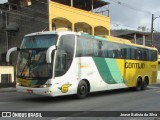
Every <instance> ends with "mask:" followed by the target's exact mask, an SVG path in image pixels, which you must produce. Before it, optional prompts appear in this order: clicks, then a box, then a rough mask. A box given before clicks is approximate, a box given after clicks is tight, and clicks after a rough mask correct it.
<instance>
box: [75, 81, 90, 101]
mask: <svg viewBox="0 0 160 120" xmlns="http://www.w3.org/2000/svg"><path fill="white" fill-rule="evenodd" d="M87 94H88V86H87V83H86V82H85V81H81V82H80V83H79V85H78V88H77V98H80V99H82V98H85V97H86V96H87Z"/></svg>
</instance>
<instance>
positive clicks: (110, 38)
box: [25, 31, 157, 50]
mask: <svg viewBox="0 0 160 120" xmlns="http://www.w3.org/2000/svg"><path fill="white" fill-rule="evenodd" d="M47 34H48V35H49V34H58V35H64V34H74V35H81V36H85V37H88V38H95V39H98V40H102V41H104V40H107V41H110V42H115V43H120V44H126V45H130V46H134V47H141V48H146V49H153V50H157V49H156V48H154V47H148V46H144V45H138V44H134V43H131V42H130V41H129V40H127V39H122V38H117V37H112V36H106V38H104V37H100V36H93V35H90V34H88V33H77V32H72V31H42V32H35V33H31V34H27V35H25V37H28V36H35V35H47Z"/></svg>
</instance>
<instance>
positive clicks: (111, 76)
mask: <svg viewBox="0 0 160 120" xmlns="http://www.w3.org/2000/svg"><path fill="white" fill-rule="evenodd" d="M93 60H94V62H95V64H96V67H97V69H98V71H99V74H100V75H101V77H102V79H103V80H104V81H105V82H106V83H107V84H119V83H124V80H123V78H122V75H121V72H120V70H119V68H118V65H117V63H116V60H114V59H109V58H106V59H105V58H98V57H94V58H93Z"/></svg>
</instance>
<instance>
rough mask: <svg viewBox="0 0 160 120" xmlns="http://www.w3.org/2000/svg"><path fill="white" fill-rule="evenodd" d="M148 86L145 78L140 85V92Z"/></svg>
mask: <svg viewBox="0 0 160 120" xmlns="http://www.w3.org/2000/svg"><path fill="white" fill-rule="evenodd" d="M147 85H148V80H147V79H146V78H145V79H144V81H143V84H142V90H145V89H146V88H147Z"/></svg>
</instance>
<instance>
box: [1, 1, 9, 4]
mask: <svg viewBox="0 0 160 120" xmlns="http://www.w3.org/2000/svg"><path fill="white" fill-rule="evenodd" d="M6 2H8V0H0V4H3V3H6Z"/></svg>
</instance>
